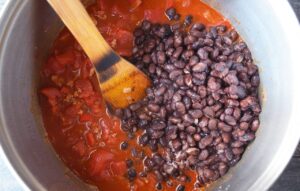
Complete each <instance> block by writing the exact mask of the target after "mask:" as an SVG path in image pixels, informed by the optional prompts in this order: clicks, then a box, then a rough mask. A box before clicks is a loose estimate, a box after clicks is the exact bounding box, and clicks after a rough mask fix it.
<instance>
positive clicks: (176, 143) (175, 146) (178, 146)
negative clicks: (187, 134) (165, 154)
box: [170, 139, 182, 151]
mask: <svg viewBox="0 0 300 191" xmlns="http://www.w3.org/2000/svg"><path fill="white" fill-rule="evenodd" d="M170 144H171V148H172V149H173V150H175V151H178V150H180V149H181V147H182V144H181V142H180V141H179V140H178V139H174V140H172V141H171V143H170Z"/></svg>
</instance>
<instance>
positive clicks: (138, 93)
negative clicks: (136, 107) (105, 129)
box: [47, 0, 151, 108]
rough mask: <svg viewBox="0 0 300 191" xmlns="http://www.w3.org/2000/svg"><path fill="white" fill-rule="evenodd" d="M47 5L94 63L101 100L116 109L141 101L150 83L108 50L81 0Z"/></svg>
mask: <svg viewBox="0 0 300 191" xmlns="http://www.w3.org/2000/svg"><path fill="white" fill-rule="evenodd" d="M47 1H48V2H49V4H50V5H51V6H52V8H53V9H54V10H55V12H56V13H57V14H58V15H59V17H60V18H61V19H62V21H63V22H64V24H65V25H66V26H67V27H68V29H69V30H70V31H71V33H72V34H73V35H74V37H75V38H76V40H77V41H78V42H79V44H80V45H81V47H82V48H83V50H84V51H85V53H86V54H87V56H88V57H89V58H90V60H91V61H92V63H94V65H95V68H96V71H97V72H98V77H99V78H98V79H99V82H100V87H101V92H102V95H103V97H104V99H105V100H106V101H107V102H109V103H110V104H112V105H113V106H114V107H116V108H124V107H126V106H128V105H129V104H131V103H133V102H136V101H138V100H140V99H142V98H143V97H144V96H145V90H146V88H147V87H149V86H150V84H151V83H150V80H149V79H148V77H147V76H146V75H145V74H144V73H143V72H141V71H140V70H139V69H138V68H136V67H135V66H133V65H132V64H131V63H129V62H128V61H126V60H125V59H123V58H121V57H120V56H118V55H117V54H116V53H115V52H114V51H113V50H112V49H111V47H110V46H109V45H108V43H107V42H106V41H105V39H104V38H103V37H102V35H101V34H100V32H99V31H98V29H97V27H96V26H95V24H94V23H93V21H92V19H91V18H90V16H89V15H88V13H87V11H86V10H85V8H84V6H83V5H82V3H81V2H80V0H47Z"/></svg>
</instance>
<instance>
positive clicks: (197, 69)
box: [192, 62, 207, 72]
mask: <svg viewBox="0 0 300 191" xmlns="http://www.w3.org/2000/svg"><path fill="white" fill-rule="evenodd" d="M192 70H193V72H204V71H206V70H207V64H206V63H204V62H199V63H197V64H195V65H194V66H193V68H192Z"/></svg>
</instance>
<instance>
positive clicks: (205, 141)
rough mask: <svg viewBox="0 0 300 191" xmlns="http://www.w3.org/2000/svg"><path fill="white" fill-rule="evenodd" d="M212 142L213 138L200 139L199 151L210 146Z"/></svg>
mask: <svg viewBox="0 0 300 191" xmlns="http://www.w3.org/2000/svg"><path fill="white" fill-rule="evenodd" d="M212 142H213V138H212V137H211V136H209V135H208V136H206V137H204V138H202V139H201V140H200V142H199V148H200V149H204V148H206V147H207V146H209V145H210V144H212Z"/></svg>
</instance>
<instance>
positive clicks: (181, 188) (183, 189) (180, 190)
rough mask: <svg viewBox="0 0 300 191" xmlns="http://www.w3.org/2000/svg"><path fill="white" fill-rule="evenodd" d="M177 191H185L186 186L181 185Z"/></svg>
mask: <svg viewBox="0 0 300 191" xmlns="http://www.w3.org/2000/svg"><path fill="white" fill-rule="evenodd" d="M176 191H185V186H183V185H181V184H179V185H178V186H177V187H176Z"/></svg>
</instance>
